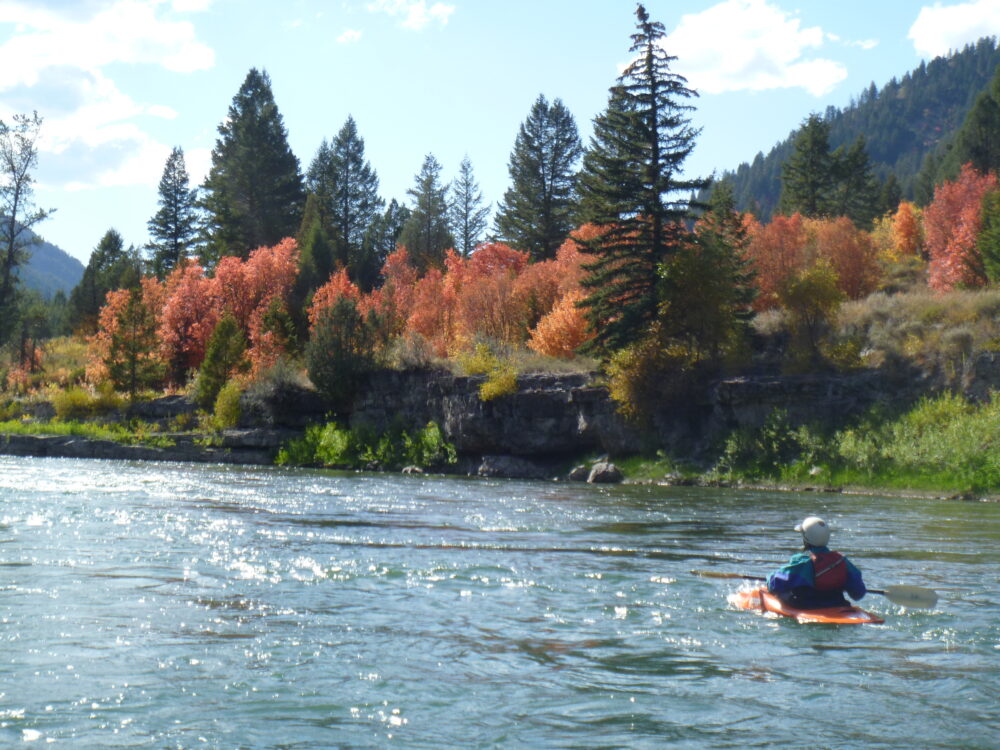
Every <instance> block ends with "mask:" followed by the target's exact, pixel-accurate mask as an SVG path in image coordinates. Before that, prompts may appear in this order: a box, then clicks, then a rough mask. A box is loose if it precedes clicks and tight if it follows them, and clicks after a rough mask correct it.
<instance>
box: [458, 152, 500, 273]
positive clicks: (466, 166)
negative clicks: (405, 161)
mask: <svg viewBox="0 0 1000 750" xmlns="http://www.w3.org/2000/svg"><path fill="white" fill-rule="evenodd" d="M489 213H490V207H489V205H488V204H487V205H484V204H483V194H482V192H481V191H480V189H479V183H478V182H476V177H475V175H474V174H473V173H472V162H471V161H470V160H469V157H468V156H466V157H465V158H464V159H462V164H461V166H460V167H459V168H458V177H457V178H456V179H455V181H454V182H453V183H452V184H451V226H452V228H453V229H454V232H455V238H456V240H457V242H458V247H457V248H456V249H457V250H458V251H459V252H460V253H461V254H462V255H464V256H466V257H468V256H469V255H470V254H471V253H472V251H473V250H474V249H475V248H476V245H478V244H479V242H480V240H481V239H482V236H483V232H485V231H486V217H487V216H488V215H489Z"/></svg>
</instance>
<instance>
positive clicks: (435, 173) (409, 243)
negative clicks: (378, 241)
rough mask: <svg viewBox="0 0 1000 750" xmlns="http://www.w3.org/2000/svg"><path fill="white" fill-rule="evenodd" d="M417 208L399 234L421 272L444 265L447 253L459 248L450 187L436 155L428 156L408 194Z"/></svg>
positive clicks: (414, 207)
mask: <svg viewBox="0 0 1000 750" xmlns="http://www.w3.org/2000/svg"><path fill="white" fill-rule="evenodd" d="M406 192H407V194H409V195H410V196H411V197H412V198H413V209H412V211H411V212H410V216H409V218H408V219H407V220H406V224H404V225H403V230H402V232H400V235H399V244H401V245H403V246H405V247H406V249H407V250H408V251H409V253H410V260H411V261H412V262H413V265H414V266H415V267H416V268H418V269H420V270H421V271H426V270H427V269H428V268H431V267H440V266H442V265H443V264H444V253H445V251H446V250H448V249H449V248H452V247H454V246H455V238H454V237H453V236H452V234H451V229H450V227H449V222H448V186H447V185H444V184H442V183H441V164H440V163H439V162H438V160H437V159H435V158H434V155H433V154H428V155H427V156H426V157H424V163H423V166H422V167H421V168H420V173H419V174H417V176H416V178H415V184H414V186H413V187H412V188H410V189H409V190H407V191H406Z"/></svg>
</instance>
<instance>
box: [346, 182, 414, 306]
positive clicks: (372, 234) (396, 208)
mask: <svg viewBox="0 0 1000 750" xmlns="http://www.w3.org/2000/svg"><path fill="white" fill-rule="evenodd" d="M409 218H410V209H408V208H407V207H406V206H401V205H399V204H398V203H397V202H396V199H395V198H393V199H392V200H391V201H390V202H389V205H388V207H387V208H386V209H385V213H383V214H382V215H381V216H378V217H376V218H375V220H374V221H373V222H372V223H371V225H370V226H369V227H368V231H367V232H366V233H365V253H364V256H365V258H366V259H368V265H366V267H365V268H364V269H363V272H362V273H361V274H360V275H359V278H358V279H357V281H356V283H357V284H358V286H360V287H361V288H362V289H363V290H365V291H367V290H369V289H372V288H374V287H375V286H376V285H377V284H378V280H379V274H380V273H381V272H382V266H384V265H385V261H386V258H388V257H389V255H390V253H392V252H393V251H395V249H396V245H397V243H398V242H399V236H400V234H402V232H403V226H404V225H405V224H406V222H407V221H408V220H409Z"/></svg>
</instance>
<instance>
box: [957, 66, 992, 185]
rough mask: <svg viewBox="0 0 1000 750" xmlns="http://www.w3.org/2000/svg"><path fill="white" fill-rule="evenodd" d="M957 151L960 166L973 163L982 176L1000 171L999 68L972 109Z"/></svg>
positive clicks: (960, 135) (966, 120) (960, 132)
mask: <svg viewBox="0 0 1000 750" xmlns="http://www.w3.org/2000/svg"><path fill="white" fill-rule="evenodd" d="M956 148H957V151H958V153H957V161H958V163H959V164H965V163H967V162H972V166H974V167H975V168H976V169H977V170H979V171H980V172H982V173H983V174H986V173H987V172H997V171H1000V68H998V69H997V73H996V75H994V77H993V81H992V83H991V84H990V87H989V88H988V89H987V90H986V91H984V92H983V93H981V94H980V95H979V96H978V98H977V99H976V103H975V104H974V105H973V106H972V109H971V110H969V114H968V115H967V116H966V118H965V122H964V123H962V129H961V130H960V131H959V132H958V136H957V139H956Z"/></svg>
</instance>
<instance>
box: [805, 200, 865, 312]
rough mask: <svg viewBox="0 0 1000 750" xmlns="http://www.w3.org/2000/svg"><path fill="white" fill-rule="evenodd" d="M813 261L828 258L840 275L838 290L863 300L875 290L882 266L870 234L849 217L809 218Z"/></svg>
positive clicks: (808, 225)
mask: <svg viewBox="0 0 1000 750" xmlns="http://www.w3.org/2000/svg"><path fill="white" fill-rule="evenodd" d="M805 227H806V233H807V235H808V237H809V244H810V246H811V247H810V249H811V250H812V256H813V257H812V260H815V259H818V258H825V259H826V260H828V261H829V262H830V266H831V268H832V269H833V271H834V273H835V274H836V276H837V286H838V288H839V289H840V290H841V291H842V292H843V293H844V294H846V295H847V297H848V298H849V299H860V298H861V297H865V296H867V295H868V294H871V293H872V292H873V291H875V288H876V287H877V286H878V281H879V267H878V262H877V260H876V253H875V248H874V246H873V244H872V240H871V237H870V236H869V234H868V233H867V232H865V231H863V230H861V229H858V228H857V227H856V226H855V225H854V222H852V221H851V220H850V219H849V218H847V217H846V216H841V217H839V218H836V219H807V220H806V221H805Z"/></svg>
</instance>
